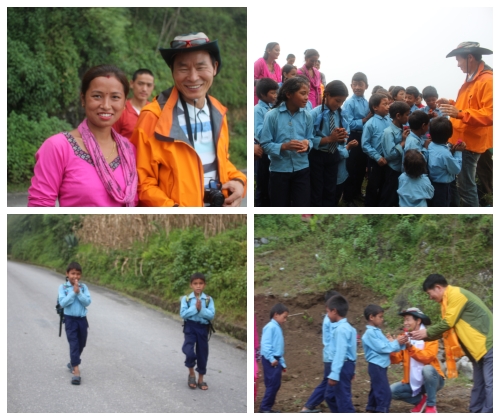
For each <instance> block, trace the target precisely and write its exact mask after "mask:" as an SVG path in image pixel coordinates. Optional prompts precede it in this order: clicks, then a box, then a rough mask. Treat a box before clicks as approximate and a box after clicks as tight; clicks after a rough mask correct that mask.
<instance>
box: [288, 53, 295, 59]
mask: <svg viewBox="0 0 500 420" xmlns="http://www.w3.org/2000/svg"><path fill="white" fill-rule="evenodd" d="M289 58H295V56H294V55H293V54H288V55H287V56H286V59H287V60H288V59H289Z"/></svg>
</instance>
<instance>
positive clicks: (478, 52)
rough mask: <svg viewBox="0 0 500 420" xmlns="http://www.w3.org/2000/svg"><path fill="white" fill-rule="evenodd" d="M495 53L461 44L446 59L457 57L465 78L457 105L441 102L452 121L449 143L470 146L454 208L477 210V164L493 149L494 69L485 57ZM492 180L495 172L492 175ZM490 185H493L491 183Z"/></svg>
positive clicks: (475, 43) (450, 102)
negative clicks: (462, 143)
mask: <svg viewBox="0 0 500 420" xmlns="http://www.w3.org/2000/svg"><path fill="white" fill-rule="evenodd" d="M483 54H484V55H489V54H493V51H491V50H488V49H486V48H482V47H480V46H479V43H478V42H462V43H461V44H460V45H459V46H458V47H457V48H456V49H454V50H453V51H451V52H450V53H449V54H448V55H447V56H446V57H447V58H448V57H456V60H457V67H459V68H460V70H462V72H464V73H465V74H466V79H465V82H464V84H463V85H462V87H461V88H460V90H459V92H458V97H457V100H456V101H453V100H451V99H450V100H448V99H445V98H441V99H439V100H438V101H437V102H438V104H440V109H441V111H442V112H443V115H445V116H449V117H451V119H450V121H451V123H452V124H453V136H452V138H451V140H450V143H452V144H457V143H458V141H459V140H460V139H461V140H463V141H464V142H466V143H467V148H466V150H465V151H464V154H463V168H462V171H461V172H460V174H459V175H458V194H456V193H455V190H454V191H453V194H454V196H456V195H459V196H460V197H459V198H458V196H457V197H453V202H454V204H456V205H458V201H459V199H461V200H462V204H463V205H464V206H467V207H478V206H479V200H478V195H477V185H476V168H477V162H478V160H479V158H480V156H481V154H483V153H484V152H486V151H487V150H489V149H491V148H492V147H493V69H492V68H491V67H490V66H488V65H487V64H485V62H484V61H483V60H482V56H483ZM490 174H491V176H493V172H491V173H490ZM488 184H491V185H493V180H492V179H490V182H488Z"/></svg>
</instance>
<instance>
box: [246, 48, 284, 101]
mask: <svg viewBox="0 0 500 420" xmlns="http://www.w3.org/2000/svg"><path fill="white" fill-rule="evenodd" d="M280 51H281V50H280V44H278V43H277V42H270V43H269V44H267V45H266V50H265V51H264V56H263V57H261V58H259V59H258V60H257V61H256V62H255V63H254V65H253V79H254V80H253V82H254V83H253V85H254V98H253V104H254V105H257V103H258V102H259V98H258V96H257V91H256V86H257V82H258V81H259V80H260V79H263V78H264V77H266V78H268V79H272V80H274V81H275V82H276V83H280V82H281V77H282V75H281V67H280V66H279V64H278V63H277V62H276V60H277V59H278V57H279V56H280Z"/></svg>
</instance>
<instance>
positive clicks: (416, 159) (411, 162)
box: [403, 149, 427, 179]
mask: <svg viewBox="0 0 500 420" xmlns="http://www.w3.org/2000/svg"><path fill="white" fill-rule="evenodd" d="M403 166H404V169H405V172H406V175H408V176H409V177H410V178H413V179H416V178H419V177H421V176H422V175H423V174H425V173H427V163H426V162H425V158H424V155H423V154H422V153H420V152H419V151H418V150H416V149H410V150H407V151H406V152H405V157H404V160H403Z"/></svg>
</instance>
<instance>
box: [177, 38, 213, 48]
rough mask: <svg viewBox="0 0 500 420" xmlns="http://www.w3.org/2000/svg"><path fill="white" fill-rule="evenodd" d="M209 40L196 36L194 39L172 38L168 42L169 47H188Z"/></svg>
mask: <svg viewBox="0 0 500 420" xmlns="http://www.w3.org/2000/svg"><path fill="white" fill-rule="evenodd" d="M208 42H210V40H209V39H208V38H196V39H190V40H185V41H181V40H174V41H172V42H171V43H170V47H172V48H190V47H196V46H198V45H203V44H206V43H208Z"/></svg>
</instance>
